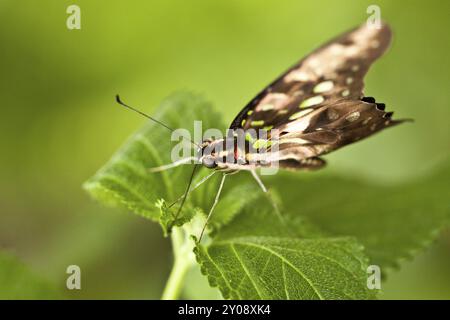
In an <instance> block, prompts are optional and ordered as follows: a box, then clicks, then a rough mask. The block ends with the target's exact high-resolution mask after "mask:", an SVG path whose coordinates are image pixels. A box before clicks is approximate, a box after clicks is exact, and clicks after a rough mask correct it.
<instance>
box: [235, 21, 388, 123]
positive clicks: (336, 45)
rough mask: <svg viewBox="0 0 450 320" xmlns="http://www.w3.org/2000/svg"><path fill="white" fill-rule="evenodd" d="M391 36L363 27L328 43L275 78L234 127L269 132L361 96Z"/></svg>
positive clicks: (239, 116) (383, 26) (384, 31)
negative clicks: (366, 77) (369, 72)
mask: <svg viewBox="0 0 450 320" xmlns="http://www.w3.org/2000/svg"><path fill="white" fill-rule="evenodd" d="M390 38H391V32H390V29H389V27H388V26H387V25H385V24H384V25H382V26H381V28H380V29H376V28H373V27H369V26H367V25H365V24H364V25H363V26H361V27H359V28H357V29H355V30H352V31H350V32H347V33H346V34H344V35H342V36H340V37H338V38H336V39H334V40H332V41H330V42H329V43H327V44H326V45H324V46H322V47H321V48H319V49H317V50H315V51H314V52H312V53H311V54H310V55H308V56H307V57H306V58H304V59H303V60H301V61H300V62H299V63H297V64H296V65H295V66H293V67H292V68H290V69H289V70H288V71H287V72H285V73H284V74H283V75H281V76H280V77H279V78H278V79H276V80H275V81H274V82H273V83H272V84H270V85H269V86H268V87H266V88H265V89H264V90H263V91H262V92H261V93H260V94H258V95H257V96H256V97H255V98H254V99H253V100H252V101H250V103H248V105H247V106H246V107H245V108H244V109H243V110H242V111H241V112H240V113H239V114H238V115H237V116H236V118H235V119H234V120H233V122H232V124H231V126H230V128H232V129H235V128H243V129H248V128H264V127H266V128H270V127H271V126H273V127H278V126H279V125H281V124H284V123H286V122H290V121H292V120H296V119H298V118H301V117H303V116H304V115H306V114H307V112H308V109H312V108H318V107H320V106H323V105H329V104H331V103H333V101H337V100H342V99H348V100H351V99H360V98H362V96H363V93H362V90H363V87H364V84H363V77H364V75H365V74H366V72H367V70H368V69H369V67H370V65H371V64H372V63H373V61H375V60H376V59H377V58H378V57H380V56H381V55H382V54H383V52H384V51H385V50H386V48H387V47H388V45H389V42H390Z"/></svg>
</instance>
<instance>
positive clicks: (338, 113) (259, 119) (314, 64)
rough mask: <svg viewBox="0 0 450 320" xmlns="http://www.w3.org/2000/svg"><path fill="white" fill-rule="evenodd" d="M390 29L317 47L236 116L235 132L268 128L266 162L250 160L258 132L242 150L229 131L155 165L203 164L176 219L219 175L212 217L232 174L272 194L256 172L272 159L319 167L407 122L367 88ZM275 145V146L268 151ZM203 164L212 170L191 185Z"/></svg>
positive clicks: (366, 29) (294, 166) (356, 33)
mask: <svg viewBox="0 0 450 320" xmlns="http://www.w3.org/2000/svg"><path fill="white" fill-rule="evenodd" d="M391 34H392V33H391V30H390V28H389V26H388V25H387V24H385V23H383V24H381V26H379V27H374V26H372V25H369V24H363V25H361V26H360V27H357V28H355V29H353V30H351V31H348V32H346V33H344V34H343V35H341V36H338V37H337V38H335V39H333V40H331V41H330V42H328V43H326V44H325V45H323V46H321V47H320V48H318V49H316V50H315V51H313V52H312V53H310V54H309V55H307V56H306V57H305V58H303V59H302V60H301V61H299V62H298V63H297V64H295V65H294V66H292V67H291V68H290V69H288V70H287V71H286V72H284V73H283V74H282V75H281V76H279V77H278V78H277V79H275V80H274V81H273V82H272V83H271V84H269V85H268V86H267V87H265V88H264V89H263V90H262V91H261V92H260V93H259V94H257V95H256V97H255V98H253V99H252V100H251V101H250V102H249V103H248V104H247V105H246V106H245V107H244V108H243V109H242V110H241V111H240V112H239V114H238V115H236V117H235V118H234V119H233V121H232V122H231V124H230V126H229V129H231V130H232V131H240V132H244V134H245V133H246V132H248V131H250V130H252V129H253V130H258V131H259V132H261V131H262V132H267V133H268V134H267V136H266V138H265V139H264V141H263V142H264V143H263V146H264V149H266V150H267V151H269V152H267V153H265V154H266V156H261V155H259V158H260V159H262V160H264V161H259V162H258V161H257V162H252V161H250V160H251V159H252V158H255V156H256V154H257V153H256V152H255V149H256V151H259V150H258V149H259V148H261V147H260V145H261V139H259V138H258V136H254V135H252V136H250V137H248V136H247V135H246V136H245V137H246V138H245V143H244V145H243V147H242V148H238V147H236V143H234V144H233V143H229V142H230V140H231V142H236V140H237V139H238V138H237V136H236V135H234V136H233V135H232V136H230V135H227V137H225V138H222V139H216V140H205V141H203V142H202V143H201V144H200V145H199V144H197V143H195V142H192V143H193V144H195V145H196V146H197V147H198V153H197V156H196V157H193V159H190V158H189V159H182V160H180V161H177V162H174V163H172V164H169V165H166V166H162V167H158V168H154V169H153V171H161V170H166V169H169V168H172V167H175V166H178V165H180V164H183V163H186V162H187V160H196V161H197V164H196V165H195V166H194V169H193V171H192V174H191V177H190V181H189V184H188V187H187V189H186V192H185V193H184V195H183V197H181V198H179V200H180V201H181V205H180V207H179V209H178V211H177V213H176V215H175V216H174V219H176V218H177V217H178V215H179V213H180V211H181V208H182V206H183V204H184V201H185V200H186V197H187V195H188V193H190V192H191V191H193V190H194V189H195V188H197V187H198V186H199V185H200V184H202V183H203V182H204V181H206V180H207V179H208V178H209V177H210V176H212V174H214V173H215V172H222V173H223V177H222V180H221V183H220V185H219V190H218V192H217V194H216V198H215V201H214V203H213V205H212V207H211V209H210V211H209V214H208V216H207V219H206V221H207V222H208V221H209V218H210V217H211V214H212V212H213V210H214V207H215V205H216V204H217V202H218V200H219V196H220V193H221V191H222V187H223V184H224V181H225V177H226V176H227V175H229V174H231V173H236V172H239V171H242V170H248V171H251V173H252V174H253V176H254V178H255V179H256V181H257V182H258V184H259V185H260V186H261V188H262V189H263V191H264V192H267V188H266V187H265V186H264V184H263V183H262V181H261V179H260V178H259V176H258V174H257V173H256V169H258V168H260V167H264V166H270V165H272V164H273V163H274V162H276V163H277V165H278V166H279V168H281V169H287V170H313V169H320V168H322V167H323V166H324V165H325V163H326V162H325V160H324V159H323V158H322V157H321V156H322V155H325V154H327V153H329V152H332V151H334V150H337V149H339V148H341V147H343V146H346V145H348V144H351V143H353V142H356V141H359V140H361V139H364V138H367V137H369V136H371V135H373V134H374V133H377V132H379V131H381V130H383V129H385V128H390V127H392V126H395V125H397V124H400V123H402V122H404V121H406V120H394V119H392V115H393V112H386V111H385V104H384V103H380V102H377V101H376V100H375V98H373V97H368V96H365V95H364V93H363V89H364V82H363V79H364V76H365V74H366V73H367V71H368V70H369V68H370V66H371V64H372V63H373V62H374V61H375V60H376V59H378V58H379V57H380V56H381V55H382V54H383V53H384V52H385V51H386V49H387V48H388V47H389V44H390V42H391ZM117 101H118V102H119V103H121V104H122V105H124V106H126V107H128V108H131V109H133V110H134V111H137V110H135V109H134V108H132V107H130V106H128V105H125V104H124V103H123V102H122V101H120V99H119V97H117ZM137 112H139V113H141V114H143V113H142V112H140V111H137ZM143 115H144V116H146V117H148V118H150V119H152V120H154V121H156V122H158V123H160V122H159V121H157V120H156V119H153V118H151V117H149V116H148V115H146V114H143ZM160 124H162V123H160ZM162 125H163V126H165V127H166V128H168V127H167V126H166V125H164V124H162ZM168 129H170V130H172V129H171V128H168ZM273 132H276V133H275V134H274V133H273ZM257 144H258V145H257ZM229 145H231V146H232V147H228V146H229ZM274 146H276V151H275V152H270V151H272V149H274ZM218 150H219V151H218ZM258 154H259V153H258ZM261 157H262V158H261ZM199 164H202V165H203V166H205V167H207V168H210V169H213V170H214V172H213V173H212V174H210V175H208V176H207V177H206V178H205V179H203V180H202V181H200V182H199V183H197V185H195V186H194V187H193V188H191V183H192V179H193V177H194V174H195V170H196V167H197V166H198V165H199ZM207 222H206V223H205V226H204V228H203V230H202V233H201V235H200V239H201V237H202V235H203V232H204V230H205V227H206V224H207Z"/></svg>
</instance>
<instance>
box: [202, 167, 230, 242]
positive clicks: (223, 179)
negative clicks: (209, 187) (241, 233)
mask: <svg viewBox="0 0 450 320" xmlns="http://www.w3.org/2000/svg"><path fill="white" fill-rule="evenodd" d="M226 176H227V174H226V173H224V174H223V176H222V180H220V185H219V190H217V194H216V198H215V199H214V203H213V205H212V206H211V209H209V213H208V216H207V217H206V222H205V224H204V225H203V229H202V232H201V233H200V237H199V238H198V242H200V241H201V240H202V237H203V233H204V232H205V229H206V226H207V225H208V222H209V219H210V218H211V214H212V213H213V211H214V208H215V207H216V205H217V203H218V202H219V197H220V193H221V192H222V188H223V185H224V183H225V178H226Z"/></svg>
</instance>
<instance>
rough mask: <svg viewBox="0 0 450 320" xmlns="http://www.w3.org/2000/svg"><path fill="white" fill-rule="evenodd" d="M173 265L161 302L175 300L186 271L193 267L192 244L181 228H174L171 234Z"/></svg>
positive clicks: (181, 286) (178, 294) (181, 287)
mask: <svg viewBox="0 0 450 320" xmlns="http://www.w3.org/2000/svg"><path fill="white" fill-rule="evenodd" d="M171 239H172V247H173V253H174V263H173V267H172V271H171V272H170V275H169V279H168V280H167V283H166V286H165V288H164V292H163V295H162V298H161V299H163V300H175V299H177V298H178V297H179V296H180V293H181V290H182V289H183V285H184V278H185V276H186V273H187V271H188V270H189V269H190V268H191V267H192V266H193V265H194V263H195V259H194V256H193V252H192V249H193V244H192V243H191V242H192V241H191V240H189V239H188V236H187V233H186V231H185V230H184V229H183V228H179V227H175V228H173V229H172V234H171Z"/></svg>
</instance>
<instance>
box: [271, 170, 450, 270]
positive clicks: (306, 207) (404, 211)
mask: <svg viewBox="0 0 450 320" xmlns="http://www.w3.org/2000/svg"><path fill="white" fill-rule="evenodd" d="M446 163H447V164H446V165H445V166H442V167H441V168H440V170H438V171H436V172H435V173H434V174H430V175H429V176H427V177H423V178H422V179H419V180H416V181H410V182H405V183H401V184H397V185H392V186H382V185H376V184H374V183H370V182H364V181H362V180H359V179H352V178H348V177H343V176H327V175H323V174H318V173H313V174H311V173H302V172H300V173H298V174H293V173H289V174H286V173H280V174H279V175H278V176H277V177H273V178H271V179H270V181H269V182H267V184H268V185H270V186H272V187H275V188H277V189H278V190H289V189H296V190H299V191H298V192H283V193H281V194H282V200H283V203H284V205H285V207H286V208H287V209H288V210H290V211H291V212H292V213H295V214H301V215H302V216H304V217H307V218H308V219H309V220H310V221H311V222H312V223H314V225H316V226H317V227H318V228H320V229H321V230H323V231H324V232H326V233H327V234H328V235H330V236H354V237H356V238H357V239H358V240H359V241H360V242H361V243H362V244H363V245H364V247H365V248H366V252H367V254H368V255H369V257H370V261H371V264H376V265H379V266H380V267H381V268H382V270H383V269H384V268H392V267H398V266H399V262H400V261H401V260H402V259H405V258H410V257H412V256H413V255H414V253H415V252H416V251H418V250H420V249H422V248H425V247H426V246H427V245H429V244H430V243H431V242H432V241H433V240H435V239H436V237H437V236H438V235H439V231H441V230H442V229H443V228H445V227H446V226H448V225H449V220H450V205H449V202H448V201H446V200H445V199H449V196H450V191H449V189H448V181H450V166H449V165H448V163H450V162H446ZM299 186H302V187H299Z"/></svg>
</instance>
